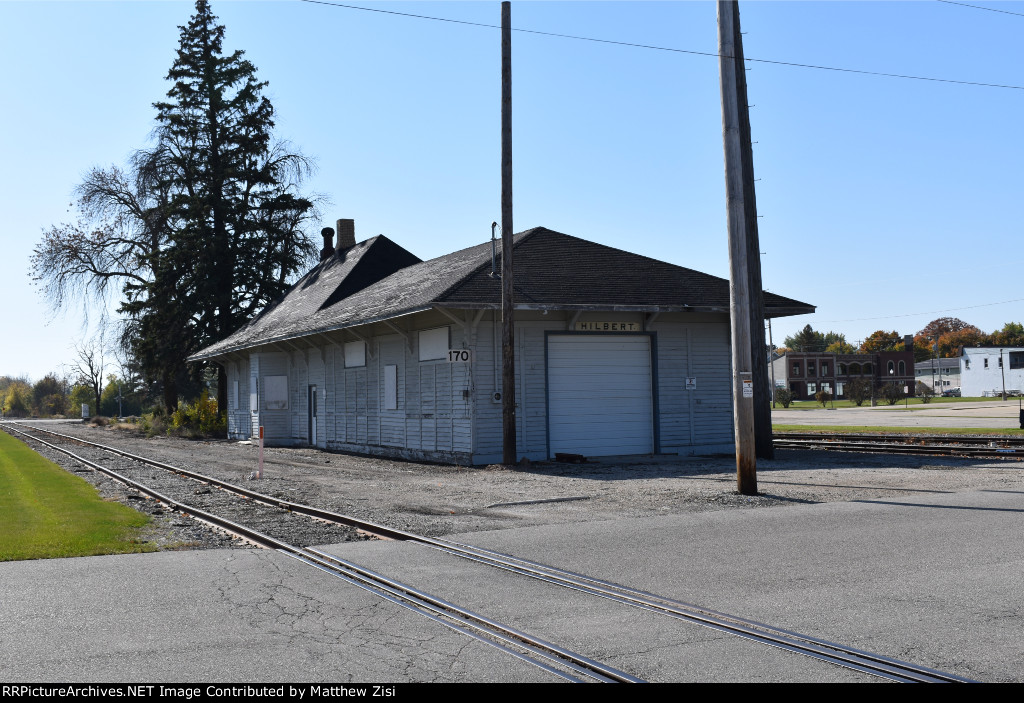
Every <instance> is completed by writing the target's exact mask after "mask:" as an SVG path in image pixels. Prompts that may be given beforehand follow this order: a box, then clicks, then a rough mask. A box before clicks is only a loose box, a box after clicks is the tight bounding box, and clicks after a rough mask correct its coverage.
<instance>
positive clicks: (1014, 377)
mask: <svg viewBox="0 0 1024 703" xmlns="http://www.w3.org/2000/svg"><path fill="white" fill-rule="evenodd" d="M1004 389H1005V391H1006V393H1007V394H1009V395H1020V393H1021V391H1022V390H1024V347H1002V348H1000V347H964V349H963V353H962V354H961V356H960V393H961V395H963V396H965V397H970V398H979V397H992V396H997V395H1001V394H1002V393H1003V390H1004Z"/></svg>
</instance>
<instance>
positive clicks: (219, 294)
mask: <svg viewBox="0 0 1024 703" xmlns="http://www.w3.org/2000/svg"><path fill="white" fill-rule="evenodd" d="M179 29H180V45H179V48H178V52H177V56H176V58H175V61H174V64H173V66H172V67H171V70H170V71H169V72H168V74H167V79H168V80H169V81H171V82H172V84H173V85H172V87H171V89H170V91H169V92H168V93H167V100H166V101H164V102H159V103H156V104H155V105H154V107H155V108H156V111H157V128H156V130H155V132H154V136H155V145H154V146H153V148H151V149H147V150H141V151H139V152H137V153H136V154H135V155H134V156H133V157H132V159H131V163H130V168H129V169H128V170H127V171H122V170H121V169H118V168H116V167H114V168H110V169H107V170H103V169H93V170H92V171H90V172H89V174H88V175H87V176H86V178H85V180H84V181H83V183H82V184H81V185H80V186H79V187H78V189H77V194H78V196H79V200H78V206H79V209H80V211H81V213H82V220H81V221H80V222H79V223H78V224H76V225H67V224H62V225H58V226H55V227H52V228H51V229H50V230H48V231H47V232H45V233H44V236H43V240H42V241H41V242H40V243H39V244H38V245H37V246H36V249H35V251H34V253H33V256H32V261H31V268H32V275H33V277H34V278H35V280H37V281H39V282H41V283H42V284H43V292H44V294H45V295H46V297H48V298H49V299H50V302H51V303H52V304H53V306H54V307H55V308H58V309H59V308H61V307H63V306H65V305H66V304H67V303H74V302H77V301H79V300H84V299H87V298H98V299H101V300H103V299H105V296H106V295H107V294H109V293H110V292H111V284H112V283H117V284H119V285H120V293H121V294H122V296H123V298H122V302H121V307H120V308H119V312H120V313H122V314H124V315H126V316H127V318H128V319H127V320H126V323H125V325H124V327H123V334H122V347H124V348H125V349H128V350H130V352H131V356H132V357H133V358H134V359H136V360H137V362H138V364H139V367H140V369H141V371H142V373H143V375H144V377H145V379H146V381H147V382H149V383H152V384H154V385H155V386H158V387H160V388H162V391H163V397H164V405H165V406H166V407H167V409H168V410H173V409H174V408H175V407H177V403H178V396H179V394H180V392H181V391H182V390H183V389H184V390H185V392H188V391H189V390H191V389H196V390H198V388H199V380H200V377H201V372H202V369H189V368H188V365H187V364H186V359H187V357H188V356H189V355H190V354H192V353H194V352H195V351H197V350H198V349H200V348H202V347H204V346H207V345H209V344H211V343H213V342H216V341H219V340H220V339H223V338H224V337H226V336H228V335H229V334H231V333H232V332H234V331H235V330H236V329H237V328H238V327H239V326H241V324H242V323H243V322H244V321H245V320H247V319H249V318H250V317H252V316H253V315H255V314H256V313H257V312H258V311H259V310H261V309H262V308H263V307H264V306H266V305H267V304H268V303H270V302H271V301H272V300H274V299H275V298H277V297H279V296H280V295H281V294H282V293H284V291H285V290H287V288H288V286H289V283H290V281H291V280H292V279H293V278H294V277H295V275H296V274H297V273H299V272H300V270H301V269H302V268H303V267H304V266H306V265H307V264H309V263H311V262H312V261H313V260H315V257H316V253H317V246H316V244H315V242H314V241H313V239H312V238H310V237H309V236H307V234H306V232H305V231H304V228H305V226H306V225H307V223H308V222H309V221H310V220H312V219H313V218H314V217H316V215H317V213H316V207H315V204H316V202H315V199H311V198H308V197H304V196H302V195H300V194H299V192H298V188H299V185H300V184H301V183H302V181H303V179H304V178H305V177H306V176H307V175H308V174H309V172H310V169H311V162H310V161H309V160H308V159H307V158H306V157H304V156H302V155H301V154H299V153H294V152H292V151H291V150H290V149H289V147H288V145H287V143H283V142H275V141H274V138H273V134H272V130H273V127H274V119H273V117H274V109H273V106H272V105H271V104H270V101H269V100H268V99H267V98H266V97H265V96H263V94H262V91H263V88H265V87H266V85H267V84H266V83H265V82H260V81H259V80H257V77H256V69H255V67H254V66H253V65H252V64H251V63H250V62H249V61H247V60H245V59H244V58H243V56H244V52H242V51H235V52H234V53H232V54H230V55H224V52H223V41H224V32H225V30H224V27H223V26H222V25H219V24H217V18H216V17H214V15H213V14H212V12H211V10H210V5H209V2H207V0H197V2H196V13H195V15H193V16H192V18H191V20H190V21H189V23H188V24H187V25H185V26H183V27H180V28H179ZM83 294H84V295H83ZM218 380H219V384H218V385H219V394H218V401H219V402H218V405H219V408H220V410H221V411H222V412H223V411H224V410H225V409H226V406H227V402H226V401H227V383H226V374H225V372H224V370H223V368H221V369H219V376H218ZM96 396H97V398H96V404H97V406H98V404H99V402H98V396H99V390H98V389H96Z"/></svg>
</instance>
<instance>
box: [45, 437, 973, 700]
mask: <svg viewBox="0 0 1024 703" xmlns="http://www.w3.org/2000/svg"><path fill="white" fill-rule="evenodd" d="M30 427H31V426H30ZM32 429H34V430H37V431H41V432H45V433H48V434H53V435H55V436H58V437H64V438H66V439H68V440H71V441H76V442H80V443H83V444H87V445H92V446H95V447H97V448H101V449H104V450H106V451H110V452H113V453H115V454H118V455H121V456H125V457H127V458H131V459H134V460H136V461H141V462H143V463H147V464H150V465H154V466H158V467H160V468H163V469H166V470H168V471H175V472H177V473H181V474H183V475H188V476H190V477H193V478H197V480H202V481H205V482H210V483H213V484H214V485H217V486H218V487H221V488H225V489H226V490H237V491H238V492H240V493H243V494H244V495H246V496H248V497H251V498H253V499H254V500H260V501H261V502H267V503H269V504H271V505H276V506H278V507H282V508H285V509H288V510H292V511H293V512H298V513H305V514H309V515H314V516H316V517H319V518H321V519H324V520H329V521H336V522H342V523H343V524H347V525H350V526H355V527H359V528H360V529H364V530H366V531H374V532H386V533H387V534H388V536H390V537H391V538H393V539H395V538H397V539H402V540H408V541H415V542H418V543H421V544H424V545H427V546H430V547H433V548H435V549H438V550H441V551H444V552H447V553H450V554H452V555H454V556H458V557H461V558H465V559H469V560H472V561H476V562H478V563H483V564H486V565H488V566H492V567H495V568H500V569H503V570H506V571H510V572H513V573H517V574H520V575H523V576H527V577H530V578H535V579H539V580H542V581H546V582H548V583H551V584H554V585H557V586H561V587H565V588H570V589H573V590H577V591H581V592H584V593H587V594H589V595H594V596H597V597H602V598H607V599H610V600H613V601H616V602H619V603H623V604H626V605H630V606H633V607H637V608H640V609H643V610H648V611H656V612H658V613H660V614H663V615H668V616H670V617H673V618H675V619H679V620H684V621H687V622H690V623H694V624H698V625H701V626H703V627H707V628H709V629H713V630H716V631H719V632H724V633H728V634H732V635H736V636H739V637H741V638H744V639H748V640H753V641H755V642H758V643H760V644H764V645H767V646H771V647H776V648H779V649H783V650H786V651H790V652H794V653H797V654H802V655H805V656H809V657H812V658H815V659H818V660H821V661H825V662H828V663H832V664H835V665H838V666H842V667H844V668H848V669H852V670H855V671H860V672H862V673H867V674H871V675H875V676H879V677H882V678H887V679H889V680H893V681H907V682H909V681H916V682H929V683H931V682H964V683H966V682H971V679H966V678H963V677H959V676H956V675H954V674H949V673H947V672H942V671H938V670H935V669H931V668H928V667H923V666H919V665H916V664H911V663H909V662H904V661H900V660H898V659H893V658H889V657H884V656H882V655H878V654H874V653H871V652H867V651H864V650H858V649H854V648H850V647H846V646H844V645H840V644H837V643H835V642H830V641H828V640H824V639H820V638H816V637H811V636H807V635H802V634H799V633H796V632H792V631H789V630H783V629H780V628H775V627H772V626H769V625H766V624H764V623H759V622H756V621H753V620H748V619H745V618H740V617H737V616H732V615H727V614H724V613H719V612H716V611H713V610H709V609H707V608H703V607H700V606H696V605H693V604H689V603H684V602H682V601H677V600H673V599H669V598H665V597H663V596H658V595H655V594H651V593H647V592H645V591H640V590H638V589H633V588H630V587H627V586H622V585H619V584H614V583H611V582H608V581H603V580H600V579H596V578H593V577H590V576H585V575H582V574H577V573H573V572H570V571H566V570H563V569H559V568H557V567H552V566H548V565H545V564H540V563H538V562H532V561H529V560H526V559H520V558H518V557H515V556H512V555H508V554H503V553H501V552H494V551H491V550H487V549H482V548H478V547H473V546H471V545H465V544H460V543H457V542H451V541H448V540H442V539H438V538H434V537H426V536H423V535H417V534H415V533H411V532H407V531H404V530H396V529H393V528H387V527H385V526H381V525H377V524H375V523H369V522H365V521H362V520H359V519H358V518H353V517H350V516H345V515H339V514H337V513H332V512H330V511H325V510H320V509H318V508H312V507H310V506H304V505H302V504H298V503H291V502H289V501H283V500H280V499H276V498H273V497H270V496H265V495H263V494H259V493H256V492H255V491H250V490H248V489H243V488H241V487H238V486H234V485H232V484H229V483H227V482H224V481H220V480H219V479H214V478H212V477H208V476H203V475H202V474H196V473H195V472H190V471H187V470H184V469H179V468H178V467H173V466H172V465H170V464H164V463H163V462H156V461H153V460H149V459H146V458H144V457H138V456H136V455H133V454H130V453H128V452H124V451H122V450H119V449H116V448H113V447H108V446H106V445H101V444H98V443H96V442H91V441H89V440H82V439H79V438H76V437H71V436H69V435H62V434H60V433H57V432H53V431H51V430H44V429H41V428H37V427H32ZM367 526H369V527H371V528H372V530H371V529H367ZM308 551H310V552H313V553H316V554H319V555H320V556H321V557H322V558H330V559H337V557H333V556H332V555H329V554H326V553H324V552H320V551H319V550H315V549H312V548H310V549H309V550H308Z"/></svg>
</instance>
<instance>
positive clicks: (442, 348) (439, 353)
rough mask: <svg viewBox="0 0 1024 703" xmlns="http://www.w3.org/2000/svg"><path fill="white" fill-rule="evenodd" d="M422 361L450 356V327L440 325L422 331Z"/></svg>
mask: <svg viewBox="0 0 1024 703" xmlns="http://www.w3.org/2000/svg"><path fill="white" fill-rule="evenodd" d="M419 346H420V361H433V360H434V359H447V358H448V346H449V345H448V328H447V327H438V328H436V329H432V330H423V331H421V332H420V344H419Z"/></svg>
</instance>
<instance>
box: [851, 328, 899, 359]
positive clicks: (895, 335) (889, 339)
mask: <svg viewBox="0 0 1024 703" xmlns="http://www.w3.org/2000/svg"><path fill="white" fill-rule="evenodd" d="M860 350H861V351H862V352H865V353H871V352H885V351H903V337H902V335H900V333H899V332H897V331H896V330H893V331H892V332H886V331H885V330H876V331H874V332H872V333H871V334H870V335H868V338H867V339H865V340H864V341H863V342H862V343H861V345H860Z"/></svg>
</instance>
